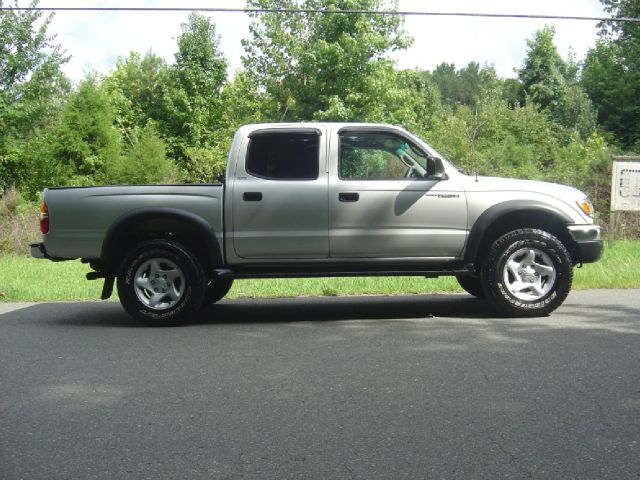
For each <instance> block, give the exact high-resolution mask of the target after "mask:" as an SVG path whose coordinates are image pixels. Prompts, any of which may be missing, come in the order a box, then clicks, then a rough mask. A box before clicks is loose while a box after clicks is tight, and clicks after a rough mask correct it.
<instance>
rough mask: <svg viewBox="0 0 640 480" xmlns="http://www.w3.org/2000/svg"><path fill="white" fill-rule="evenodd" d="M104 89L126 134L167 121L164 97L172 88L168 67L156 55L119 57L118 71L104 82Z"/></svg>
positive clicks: (116, 67)
mask: <svg viewBox="0 0 640 480" xmlns="http://www.w3.org/2000/svg"><path fill="white" fill-rule="evenodd" d="M104 88H105V91H106V92H107V94H108V95H109V98H110V101H111V105H112V106H113V108H114V110H115V115H116V118H115V120H116V125H117V126H118V127H119V128H120V129H122V131H123V133H125V134H126V133H127V132H128V131H129V130H131V129H133V128H136V127H139V128H143V127H145V126H146V125H147V122H148V121H149V120H153V121H154V122H156V123H161V122H166V121H167V118H168V112H167V107H166V104H165V101H164V97H165V96H166V95H167V94H168V92H169V89H170V86H169V67H168V65H167V64H166V62H165V61H164V60H163V59H162V58H160V57H158V56H157V55H155V54H154V53H153V52H147V53H146V54H145V55H144V56H141V55H140V54H139V53H138V52H130V53H129V56H128V57H127V58H118V61H117V63H116V66H115V69H114V70H113V72H111V74H110V75H109V76H108V77H106V78H105V79H104Z"/></svg>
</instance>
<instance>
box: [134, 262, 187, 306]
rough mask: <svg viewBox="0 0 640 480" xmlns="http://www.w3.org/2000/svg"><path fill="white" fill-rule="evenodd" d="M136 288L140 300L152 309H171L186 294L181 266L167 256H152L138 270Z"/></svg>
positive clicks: (135, 280) (135, 278)
mask: <svg viewBox="0 0 640 480" xmlns="http://www.w3.org/2000/svg"><path fill="white" fill-rule="evenodd" d="M134 289H135V292H136V296H137V297H138V300H140V302H142V303H143V304H144V305H145V306H146V307H149V308H151V309H152V310H169V309H170V308H172V307H174V306H175V305H176V304H177V303H178V302H179V301H180V299H181V298H182V296H183V295H184V289H185V280H184V274H183V273H182V270H181V269H180V267H178V266H177V265H176V264H175V263H174V262H172V261H171V260H169V259H167V258H152V259H150V260H147V261H146V262H144V263H143V264H142V265H140V266H139V267H138V269H137V270H136V274H135V277H134Z"/></svg>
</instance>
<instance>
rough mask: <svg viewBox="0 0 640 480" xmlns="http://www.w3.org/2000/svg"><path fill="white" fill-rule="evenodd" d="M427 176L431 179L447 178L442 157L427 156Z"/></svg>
mask: <svg viewBox="0 0 640 480" xmlns="http://www.w3.org/2000/svg"><path fill="white" fill-rule="evenodd" d="M427 177H428V178H431V179H433V180H447V179H448V178H449V176H448V175H447V172H446V171H445V169H444V164H443V163H442V159H440V158H438V157H429V158H428V159H427Z"/></svg>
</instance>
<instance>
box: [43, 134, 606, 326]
mask: <svg viewBox="0 0 640 480" xmlns="http://www.w3.org/2000/svg"><path fill="white" fill-rule="evenodd" d="M41 210H42V214H41V222H40V223H41V230H42V233H43V242H42V243H37V244H33V245H31V255H32V256H33V257H36V258H48V259H50V260H66V259H75V258H81V259H83V261H85V262H88V263H89V264H90V266H91V267H92V269H93V270H94V271H92V272H90V273H89V274H87V278H88V279H97V278H104V279H105V282H104V288H103V292H102V298H103V299H106V298H109V297H110V295H111V293H112V290H113V286H114V282H115V281H116V279H117V288H118V295H119V298H120V301H121V303H122V305H123V306H124V308H125V309H126V311H127V312H129V313H130V314H131V315H133V316H134V317H137V318H139V319H141V320H143V321H146V322H147V323H150V324H153V325H168V324H178V323H180V322H183V321H184V320H185V319H187V318H188V317H189V316H190V315H192V314H193V313H194V312H196V311H197V310H198V309H200V308H201V307H202V306H203V305H206V304H211V303H213V302H216V301H218V300H220V299H221V298H222V297H224V296H225V294H226V293H227V292H228V291H229V289H230V288H231V284H232V282H233V280H234V279H240V278H274V277H316V276H355V275H361V276H365V275H367V276H368V275H421V276H426V277H437V276H440V275H455V276H456V277H457V279H458V281H459V283H460V285H461V286H462V287H463V288H464V289H465V290H466V291H467V292H469V293H471V294H472V295H475V296H476V297H480V298H486V299H487V300H488V301H490V302H491V303H492V304H493V305H494V306H495V307H496V309H497V310H498V311H499V313H501V314H504V315H510V316H539V315H546V314H548V313H550V312H551V311H553V310H554V309H556V308H557V307H558V306H559V305H560V304H561V303H562V302H563V301H564V299H565V298H566V296H567V294H568V293H569V290H570V288H571V282H572V275H573V270H572V269H573V266H575V265H578V264H582V263H586V262H594V261H596V260H598V259H599V258H600V256H601V253H602V240H601V233H600V227H598V226H597V225H594V220H593V217H594V210H593V206H592V204H591V202H590V201H589V199H588V198H587V197H586V196H585V195H584V194H583V193H582V192H580V191H578V190H576V189H574V188H571V187H567V186H562V185H555V184H550V183H542V182H533V181H524V180H513V179H504V178H488V177H475V176H468V175H465V174H464V173H463V172H461V171H460V170H459V169H458V168H456V167H455V166H454V165H453V164H452V163H451V162H449V161H447V160H446V159H444V158H443V156H442V155H440V154H438V152H436V151H435V150H434V149H433V148H431V147H430V146H429V145H427V144H426V143H424V142H423V141H421V140H420V139H419V138H416V137H415V136H414V135H412V134H410V133H408V132H406V131H405V130H402V129H400V128H397V127H394V126H390V125H375V124H339V123H301V124H261V125H247V126H244V127H242V128H240V129H239V130H238V131H237V133H236V134H235V137H234V139H233V144H232V146H231V151H230V152H229V160H228V165H227V171H226V180H225V183H224V185H221V184H204V185H144V186H142V185H141V186H101V187H77V188H48V189H46V190H45V191H44V194H43V204H42V207H41Z"/></svg>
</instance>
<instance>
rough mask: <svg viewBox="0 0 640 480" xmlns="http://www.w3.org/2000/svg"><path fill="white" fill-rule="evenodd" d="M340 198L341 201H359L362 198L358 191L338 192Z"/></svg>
mask: <svg viewBox="0 0 640 480" xmlns="http://www.w3.org/2000/svg"><path fill="white" fill-rule="evenodd" d="M338 200H340V201H341V202H357V201H358V200H360V194H359V193H357V192H342V193H339V194H338Z"/></svg>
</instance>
